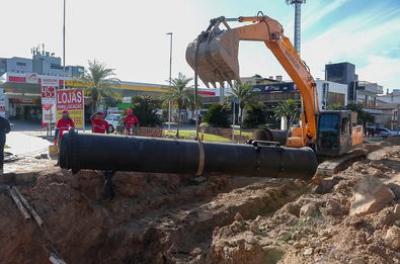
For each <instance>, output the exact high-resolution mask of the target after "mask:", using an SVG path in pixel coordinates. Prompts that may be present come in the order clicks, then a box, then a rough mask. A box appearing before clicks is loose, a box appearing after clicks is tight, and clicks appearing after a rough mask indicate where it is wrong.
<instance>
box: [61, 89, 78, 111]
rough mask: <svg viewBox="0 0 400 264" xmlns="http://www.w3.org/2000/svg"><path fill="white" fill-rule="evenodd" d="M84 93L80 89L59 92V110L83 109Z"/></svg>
mask: <svg viewBox="0 0 400 264" xmlns="http://www.w3.org/2000/svg"><path fill="white" fill-rule="evenodd" d="M83 107H84V103H83V91H82V90H78V89H70V90H59V91H58V92H57V109H58V110H72V109H83Z"/></svg>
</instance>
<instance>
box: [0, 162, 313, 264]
mask: <svg viewBox="0 0 400 264" xmlns="http://www.w3.org/2000/svg"><path fill="white" fill-rule="evenodd" d="M29 176H30V177H31V178H34V179H35V180H34V181H30V182H29V184H28V185H27V186H20V187H19V188H20V190H21V193H22V194H23V195H24V197H25V198H26V199H27V200H28V201H29V203H30V204H31V205H32V206H33V207H34V208H35V209H36V211H37V213H38V214H39V215H40V216H41V217H42V218H43V220H44V222H45V225H44V227H43V229H40V228H38V226H37V225H36V224H35V223H34V222H33V221H31V220H27V221H26V220H24V218H23V217H22V215H21V214H20V212H19V211H18V210H17V208H16V206H15V204H14V203H13V202H12V200H11V199H10V197H9V196H8V195H6V192H5V190H3V192H2V194H1V195H0V208H2V209H3V210H1V212H0V245H1V246H0V263H48V258H49V256H50V254H52V253H53V254H57V255H58V256H59V257H61V258H62V259H63V260H64V261H66V262H67V263H179V262H180V263H188V262H190V261H193V262H204V260H205V257H206V255H207V250H208V249H209V247H210V244H211V238H212V232H213V230H214V228H215V227H216V226H223V225H227V224H230V223H231V222H232V221H233V219H234V216H235V214H236V213H237V212H240V213H241V214H242V215H243V217H245V218H246V219H251V218H254V217H256V216H257V215H258V214H263V215H267V214H269V213H272V212H274V211H276V210H277V209H278V208H280V207H281V206H282V205H283V204H285V203H286V202H288V201H290V200H293V199H295V198H296V197H298V196H299V195H300V194H302V193H304V192H305V191H306V185H305V183H303V182H300V181H294V180H285V179H284V180H274V179H262V178H247V177H235V178H231V177H228V176H221V175H219V176H210V177H209V178H208V179H207V180H206V181H204V182H201V181H200V182H198V181H193V177H191V176H182V175H165V174H162V175H161V174H138V173H117V174H116V175H115V176H114V180H113V181H114V185H115V191H116V194H117V195H116V197H115V199H114V200H112V201H108V200H104V199H103V197H102V196H103V177H102V174H101V173H100V172H93V171H83V172H80V173H78V174H77V175H72V174H71V173H69V172H67V171H62V170H60V169H56V168H55V167H54V166H49V170H48V171H45V172H40V173H36V174H35V173H32V174H30V175H29ZM24 178H27V177H26V175H25V176H24Z"/></svg>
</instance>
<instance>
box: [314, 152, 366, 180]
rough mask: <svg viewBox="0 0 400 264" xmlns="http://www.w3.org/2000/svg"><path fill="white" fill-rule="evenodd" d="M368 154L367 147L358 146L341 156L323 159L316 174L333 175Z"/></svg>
mask: <svg viewBox="0 0 400 264" xmlns="http://www.w3.org/2000/svg"><path fill="white" fill-rule="evenodd" d="M367 154H368V151H367V150H366V149H364V148H357V149H354V150H352V151H350V152H349V153H346V154H344V155H342V156H340V157H337V158H329V159H326V160H322V162H321V163H320V164H319V165H318V167H317V172H316V175H317V176H322V177H329V176H332V175H333V174H336V173H338V172H340V171H342V170H345V169H346V168H347V166H348V165H349V164H351V163H353V162H355V161H357V160H360V159H364V158H365V157H366V156H367Z"/></svg>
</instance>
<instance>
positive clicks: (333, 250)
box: [208, 152, 400, 264]
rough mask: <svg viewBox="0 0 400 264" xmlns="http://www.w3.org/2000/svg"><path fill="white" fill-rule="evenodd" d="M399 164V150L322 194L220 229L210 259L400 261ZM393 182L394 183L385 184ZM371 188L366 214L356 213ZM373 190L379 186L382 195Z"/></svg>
mask: <svg viewBox="0 0 400 264" xmlns="http://www.w3.org/2000/svg"><path fill="white" fill-rule="evenodd" d="M399 168H400V155H399V153H398V152H396V153H391V154H390V155H383V156H382V157H381V159H380V160H374V161H369V160H366V161H361V162H357V163H355V164H353V165H352V166H351V167H349V168H348V169H347V170H345V171H343V172H342V173H340V174H339V175H337V176H335V179H336V180H333V179H325V180H324V182H323V183H321V184H326V185H327V186H329V184H327V182H329V183H332V182H334V184H333V185H332V186H330V187H331V188H328V189H326V188H325V191H321V190H324V188H315V189H314V191H315V190H317V189H318V190H319V194H317V193H315V192H314V193H308V194H305V195H303V196H301V197H300V198H299V199H297V200H296V201H293V202H290V203H288V204H286V205H285V206H283V207H282V208H281V209H279V210H278V211H277V212H275V213H274V214H273V216H271V217H268V216H267V217H265V216H260V217H257V218H256V219H254V220H249V221H245V220H243V219H240V217H239V219H237V220H236V221H234V222H233V223H232V224H230V225H227V226H224V227H222V228H218V229H216V230H215V232H214V234H213V241H212V246H211V248H210V251H209V253H208V262H209V263H263V264H265V263H278V262H279V263H296V264H297V263H354V264H355V263H400V253H399V252H398V249H399V247H400V236H399V234H400V231H399V230H400V228H399V226H400V205H399V204H397V202H398V199H399V197H398V196H396V195H394V194H395V193H396V188H393V187H394V186H397V189H398V186H399V184H400V181H398V180H397V179H398V177H397V175H398V172H399V171H400V170H399ZM371 177H372V178H373V179H374V180H372V179H370V178H371ZM371 182H374V183H375V185H374V186H371V184H370V183H371ZM388 182H390V183H391V184H394V186H393V185H389V184H386V185H385V184H384V183H388ZM377 185H378V186H377ZM366 186H370V187H371V190H372V191H371V192H370V193H368V195H366V196H365V197H364V199H365V200H366V203H364V204H362V205H359V206H360V208H361V209H360V210H365V213H364V214H361V215H350V208H353V207H355V206H357V202H358V200H357V199H356V198H355V197H357V195H362V194H363V193H362V192H361V193H358V192H359V191H360V190H363V191H365V190H364V189H365V188H366ZM382 188H384V190H385V192H388V193H389V194H390V193H392V194H390V195H389V196H388V197H389V198H388V199H387V200H385V199H383V198H382V191H381V190H382ZM373 190H379V192H376V196H374V192H373ZM364 194H365V193H364ZM358 199H360V198H358ZM374 199H376V200H374ZM365 204H367V205H368V206H365ZM371 204H372V205H373V206H370V205H371ZM377 204H378V205H377ZM382 208H384V209H382ZM381 209H382V210H381ZM238 261H239V262H238Z"/></svg>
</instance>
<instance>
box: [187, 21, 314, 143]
mask: <svg viewBox="0 0 400 264" xmlns="http://www.w3.org/2000/svg"><path fill="white" fill-rule="evenodd" d="M234 20H236V21H237V22H244V23H246V24H245V25H244V26H239V27H236V28H231V27H230V26H229V24H228V23H227V22H228V21H234ZM221 26H225V29H221ZM241 40H247V41H261V42H264V43H265V45H266V46H267V47H268V48H269V49H270V50H271V51H272V53H273V54H274V55H275V57H276V58H277V59H278V61H279V62H280V64H281V65H282V66H283V68H284V69H285V70H286V72H287V73H288V75H289V76H290V77H291V78H292V80H293V81H294V82H295V84H296V87H297V88H298V90H299V92H300V93H301V96H302V98H303V100H304V113H302V115H301V120H302V127H301V128H298V129H295V130H293V131H292V132H293V133H292V135H293V136H292V137H291V138H289V139H288V145H289V146H295V147H301V146H307V145H308V146H310V145H312V144H314V143H315V142H316V137H317V127H316V126H317V115H318V100H317V98H316V90H315V89H316V84H315V81H314V79H313V77H312V75H311V74H310V72H309V69H308V68H307V66H306V65H305V64H304V63H303V61H302V60H301V59H300V56H299V55H298V54H297V52H296V50H295V48H294V47H293V45H292V44H291V43H290V41H289V39H288V38H287V37H285V36H284V34H283V28H282V25H281V24H279V22H278V21H276V20H274V19H272V18H270V17H268V16H256V17H239V18H237V19H226V18H225V17H219V18H216V19H213V20H211V22H210V26H209V27H208V28H207V30H206V31H204V32H202V33H201V34H200V35H199V36H198V37H197V39H196V40H195V41H194V42H192V43H190V44H189V46H188V48H187V50H186V60H187V61H188V63H189V65H190V66H191V67H192V68H193V69H194V70H195V72H197V74H198V76H199V77H200V79H201V80H202V81H203V82H204V83H205V84H206V85H207V86H209V84H211V85H213V86H214V87H216V86H217V83H220V84H221V85H224V83H225V82H228V83H229V84H230V85H232V81H238V82H240V71H239V61H238V51H239V42H240V41H241Z"/></svg>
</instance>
